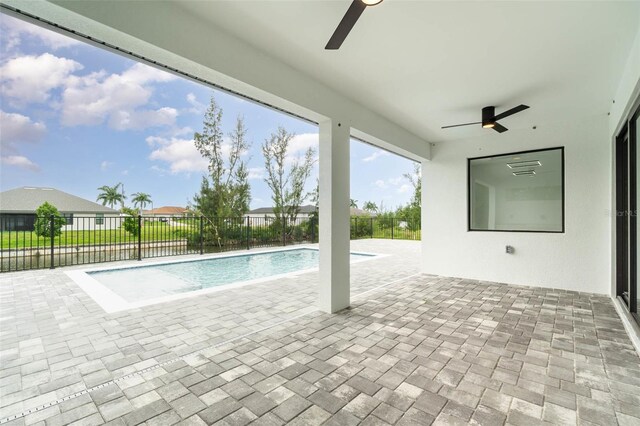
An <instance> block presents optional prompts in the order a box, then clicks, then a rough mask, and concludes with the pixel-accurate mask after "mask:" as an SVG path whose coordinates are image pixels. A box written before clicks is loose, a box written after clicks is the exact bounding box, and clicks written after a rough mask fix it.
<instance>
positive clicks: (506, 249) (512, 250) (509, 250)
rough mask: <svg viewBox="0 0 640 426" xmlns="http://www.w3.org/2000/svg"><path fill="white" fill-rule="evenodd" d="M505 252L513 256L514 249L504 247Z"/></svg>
mask: <svg viewBox="0 0 640 426" xmlns="http://www.w3.org/2000/svg"><path fill="white" fill-rule="evenodd" d="M505 251H506V253H507V254H513V253H515V251H516V249H514V248H513V246H505Z"/></svg>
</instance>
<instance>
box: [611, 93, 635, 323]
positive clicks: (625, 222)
mask: <svg viewBox="0 0 640 426" xmlns="http://www.w3.org/2000/svg"><path fill="white" fill-rule="evenodd" d="M639 128H640V106H638V105H636V108H635V109H634V110H633V111H632V113H631V114H630V115H629V117H628V119H627V121H626V124H625V125H624V126H623V128H622V130H621V131H620V133H619V134H618V135H617V137H616V141H615V159H616V287H617V295H618V297H620V298H621V299H622V301H623V302H624V304H625V306H626V307H627V309H629V311H630V312H631V313H632V314H633V316H634V318H635V319H636V321H638V322H639V323H640V317H639V316H638V304H639V300H638V299H639V298H640V294H639V292H638V277H639V276H640V271H639V270H638V268H639V267H640V250H638V242H639V241H640V229H639V226H638V202H639V200H640V170H638V167H639V166H640V146H639V143H640V141H639V140H638V139H639V138H638V130H639Z"/></svg>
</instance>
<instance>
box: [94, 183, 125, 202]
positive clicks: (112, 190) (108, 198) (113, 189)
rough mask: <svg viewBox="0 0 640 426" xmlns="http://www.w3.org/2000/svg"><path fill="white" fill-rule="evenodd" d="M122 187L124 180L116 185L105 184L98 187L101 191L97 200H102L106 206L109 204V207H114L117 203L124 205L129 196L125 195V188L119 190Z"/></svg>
mask: <svg viewBox="0 0 640 426" xmlns="http://www.w3.org/2000/svg"><path fill="white" fill-rule="evenodd" d="M121 187H122V182H118V183H117V184H115V185H114V186H108V185H103V186H101V187H100V188H98V191H101V192H100V193H99V194H98V198H97V199H96V201H102V205H103V206H106V205H107V204H109V207H111V208H113V207H114V206H115V205H116V203H120V205H121V206H122V207H124V200H126V199H127V197H126V196H125V195H124V190H122V191H119V189H120V188H121Z"/></svg>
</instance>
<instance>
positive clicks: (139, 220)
mask: <svg viewBox="0 0 640 426" xmlns="http://www.w3.org/2000/svg"><path fill="white" fill-rule="evenodd" d="M138 260H142V216H141V215H138Z"/></svg>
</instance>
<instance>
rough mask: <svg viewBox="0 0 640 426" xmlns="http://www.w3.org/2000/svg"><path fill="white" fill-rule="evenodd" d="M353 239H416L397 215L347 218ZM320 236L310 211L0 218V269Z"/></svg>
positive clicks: (293, 241) (134, 257)
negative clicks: (280, 216)
mask: <svg viewBox="0 0 640 426" xmlns="http://www.w3.org/2000/svg"><path fill="white" fill-rule="evenodd" d="M351 238H352V239H358V238H395V239H419V238H420V230H419V229H417V230H416V229H413V227H411V226H409V224H407V223H406V222H403V221H400V220H397V219H382V218H379V219H378V218H352V219H351ZM317 241H318V221H317V219H316V218H315V217H310V218H306V217H303V218H296V219H286V220H277V219H275V218H273V217H259V218H258V217H252V218H249V217H244V218H219V219H210V218H206V217H170V216H145V217H142V216H138V217H134V216H115V215H114V216H75V215H74V216H66V217H65V218H64V220H61V219H59V218H55V217H48V218H38V217H35V216H33V217H29V218H25V217H24V215H23V216H17V215H16V216H12V215H2V216H1V217H0V243H1V245H0V272H9V271H19V270H28V269H43V268H55V267H58V266H71V265H83V264H91V263H103V262H114V261H119V260H141V259H144V258H153V257H163V256H176V255H185V254H204V253H214V252H222V251H228V250H242V249H250V248H254V247H273V246H286V245H291V244H299V243H314V242H317Z"/></svg>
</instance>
